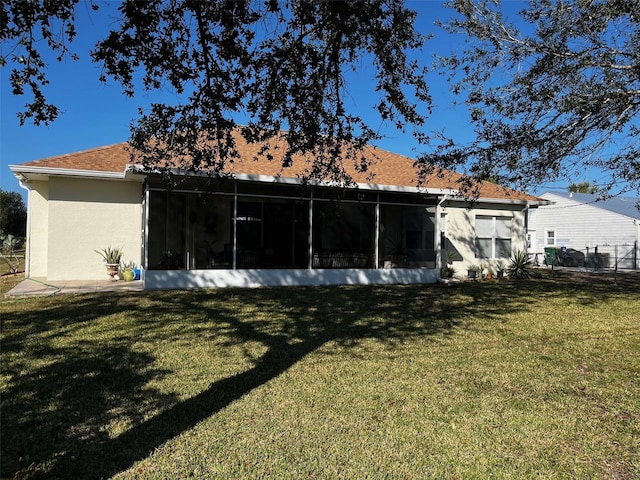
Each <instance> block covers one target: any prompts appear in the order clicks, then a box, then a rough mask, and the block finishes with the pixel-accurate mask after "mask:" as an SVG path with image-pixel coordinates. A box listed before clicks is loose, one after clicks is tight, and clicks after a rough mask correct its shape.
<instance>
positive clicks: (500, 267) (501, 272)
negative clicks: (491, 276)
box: [496, 261, 506, 278]
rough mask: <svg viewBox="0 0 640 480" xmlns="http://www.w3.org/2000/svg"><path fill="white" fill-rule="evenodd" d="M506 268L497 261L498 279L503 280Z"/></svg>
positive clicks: (502, 263) (501, 262)
mask: <svg viewBox="0 0 640 480" xmlns="http://www.w3.org/2000/svg"><path fill="white" fill-rule="evenodd" d="M505 268H506V265H505V263H504V262H503V261H499V262H498V263H497V264H496V276H497V277H498V278H504V270H505Z"/></svg>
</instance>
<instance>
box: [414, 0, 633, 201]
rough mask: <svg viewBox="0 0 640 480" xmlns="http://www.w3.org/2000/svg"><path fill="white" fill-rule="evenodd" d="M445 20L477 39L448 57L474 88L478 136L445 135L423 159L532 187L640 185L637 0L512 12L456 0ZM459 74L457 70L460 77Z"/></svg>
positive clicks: (469, 93) (544, 1)
mask: <svg viewBox="0 0 640 480" xmlns="http://www.w3.org/2000/svg"><path fill="white" fill-rule="evenodd" d="M452 6H453V7H454V8H455V9H456V10H457V11H458V13H459V14H460V16H459V17H458V18H457V19H455V20H453V21H452V22H450V23H448V24H447V25H445V27H446V28H447V29H449V30H450V31H452V32H455V33H462V34H465V35H467V38H468V48H467V49H466V50H464V51H463V52H462V53H460V54H459V55H456V56H454V57H451V58H445V59H443V64H445V65H447V66H448V67H449V68H451V72H452V78H460V77H459V75H460V74H462V77H461V80H460V81H459V82H458V83H456V84H455V85H454V89H455V90H456V91H458V92H460V93H461V94H463V95H465V98H466V101H467V104H468V106H469V107H470V109H471V112H472V121H473V122H474V126H475V133H476V139H475V141H473V142H472V144H471V145H465V146H461V145H456V144H454V143H451V142H449V143H445V142H442V143H441V144H440V146H439V148H436V149H434V151H433V152H432V153H431V154H428V155H425V156H424V157H422V158H421V161H422V162H424V163H426V164H430V163H433V164H435V165H446V166H447V167H449V168H451V167H460V166H462V167H466V169H467V171H468V172H469V173H470V174H473V175H478V176H480V177H481V178H486V177H494V178H502V181H504V182H505V183H508V184H511V185H513V186H515V187H516V188H520V189H525V188H527V187H529V186H532V185H537V184H540V183H543V182H545V181H548V180H559V179H562V178H565V179H569V180H570V181H572V180H574V179H575V178H576V177H578V178H579V177H580V176H581V175H583V172H584V171H585V170H586V169H588V168H591V167H594V168H598V169H600V170H602V171H603V172H605V174H606V175H608V177H607V179H606V180H605V184H604V186H603V188H601V190H600V193H601V195H607V194H608V193H609V192H611V191H612V190H617V191H620V190H622V191H633V190H636V192H639V193H640V169H639V163H638V160H637V159H638V158H639V154H640V142H639V140H638V138H639V134H640V130H639V126H640V124H639V121H638V118H640V117H639V115H638V114H639V113H640V75H639V69H638V65H640V49H639V48H638V45H640V24H639V21H640V16H639V14H638V11H640V10H639V8H638V6H639V5H638V2H637V1H617V0H616V1H613V0H611V1H602V2H581V1H576V2H551V1H548V0H533V1H531V2H529V4H528V5H527V6H526V8H524V9H523V10H522V11H521V12H520V13H519V15H520V17H521V20H520V21H519V22H518V24H517V25H516V24H515V23H511V22H509V21H508V20H507V19H506V18H505V16H504V15H503V12H502V7H501V5H500V4H499V3H496V2H490V1H481V2H478V1H471V0H456V1H454V2H453V3H452ZM456 75H458V77H456Z"/></svg>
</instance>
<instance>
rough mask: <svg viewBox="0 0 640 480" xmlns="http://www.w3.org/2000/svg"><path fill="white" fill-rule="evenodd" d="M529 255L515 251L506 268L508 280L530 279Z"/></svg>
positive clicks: (521, 251) (530, 264)
mask: <svg viewBox="0 0 640 480" xmlns="http://www.w3.org/2000/svg"><path fill="white" fill-rule="evenodd" d="M532 267H533V263H532V262H531V254H530V253H527V252H525V251H524V250H517V251H516V252H514V254H513V255H512V256H511V263H509V266H508V267H507V275H508V276H509V278H531V268H532Z"/></svg>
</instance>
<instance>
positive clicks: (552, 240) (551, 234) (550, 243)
mask: <svg viewBox="0 0 640 480" xmlns="http://www.w3.org/2000/svg"><path fill="white" fill-rule="evenodd" d="M545 237H546V238H545V243H544V244H545V246H547V247H554V246H555V245H556V231H555V230H547V231H546V235H545Z"/></svg>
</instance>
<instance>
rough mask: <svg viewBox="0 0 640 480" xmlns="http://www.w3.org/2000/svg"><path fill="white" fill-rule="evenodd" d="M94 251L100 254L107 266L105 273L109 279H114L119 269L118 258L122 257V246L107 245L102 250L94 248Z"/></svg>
mask: <svg viewBox="0 0 640 480" xmlns="http://www.w3.org/2000/svg"><path fill="white" fill-rule="evenodd" d="M95 252H96V253H97V254H98V255H100V256H101V257H102V259H103V261H104V263H105V265H106V266H107V273H108V274H109V277H110V278H111V280H113V281H116V280H117V278H115V276H116V275H117V274H118V270H119V269H120V260H121V259H122V248H121V247H107V248H103V249H102V250H95Z"/></svg>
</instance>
